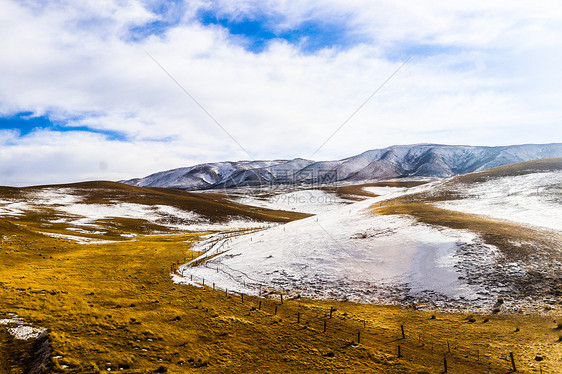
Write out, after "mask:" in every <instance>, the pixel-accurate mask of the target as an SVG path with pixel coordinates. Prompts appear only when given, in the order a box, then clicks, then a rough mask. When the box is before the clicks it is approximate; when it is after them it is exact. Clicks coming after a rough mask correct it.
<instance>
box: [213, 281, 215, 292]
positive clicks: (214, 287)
mask: <svg viewBox="0 0 562 374" xmlns="http://www.w3.org/2000/svg"><path fill="white" fill-rule="evenodd" d="M214 290H215V282H213V291H214Z"/></svg>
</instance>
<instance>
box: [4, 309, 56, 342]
mask: <svg viewBox="0 0 562 374" xmlns="http://www.w3.org/2000/svg"><path fill="white" fill-rule="evenodd" d="M10 315H11V316H12V318H4V319H0V325H2V326H10V327H7V328H6V331H8V333H9V334H11V335H12V336H13V337H14V338H15V339H19V340H29V339H39V338H41V337H43V336H44V335H45V334H46V333H47V329H46V328H44V327H33V326H31V324H29V323H26V322H25V321H24V320H23V319H21V318H20V317H18V316H17V315H15V314H13V313H11V314H10Z"/></svg>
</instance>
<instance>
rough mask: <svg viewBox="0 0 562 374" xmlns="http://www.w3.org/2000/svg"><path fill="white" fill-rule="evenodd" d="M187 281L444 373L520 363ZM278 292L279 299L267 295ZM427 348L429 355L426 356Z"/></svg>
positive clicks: (403, 330) (403, 329) (404, 330)
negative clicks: (417, 358)
mask: <svg viewBox="0 0 562 374" xmlns="http://www.w3.org/2000/svg"><path fill="white" fill-rule="evenodd" d="M172 269H173V270H175V268H174V265H172ZM182 275H183V274H182ZM190 280H191V281H192V282H194V283H199V284H200V285H202V286H203V288H205V289H209V290H213V291H215V292H216V293H217V295H220V294H221V293H222V294H223V295H224V296H223V297H225V298H226V299H227V300H234V301H236V299H238V301H239V302H240V303H241V304H242V303H243V304H244V305H247V306H249V307H250V308H251V310H254V311H255V310H259V311H260V312H261V313H265V314H269V315H271V316H278V317H280V318H283V319H286V320H287V322H290V323H294V324H295V325H298V326H302V329H306V330H307V331H312V332H316V333H319V334H327V335H336V334H337V335H338V336H343V337H344V339H346V340H347V342H348V343H349V344H350V345H357V344H361V345H363V346H366V347H369V346H371V347H372V348H375V346H373V345H372V344H373V343H376V349H377V350H378V351H379V352H381V353H386V354H390V355H393V356H396V357H397V358H408V359H411V358H412V355H415V354H416V353H417V352H419V350H420V349H421V350H424V351H426V352H425V354H426V356H431V357H432V359H431V360H430V359H428V358H427V357H425V358H424V359H423V360H420V362H421V363H425V364H431V365H432V366H441V367H443V369H444V371H443V372H447V370H449V369H451V370H453V369H454V368H455V367H456V366H459V365H460V366H465V367H466V366H470V365H478V366H481V367H483V368H486V370H492V368H493V369H494V370H499V371H501V370H509V369H512V367H513V368H514V367H515V364H516V363H517V364H518V366H521V360H520V359H519V360H518V358H517V357H516V356H515V357H514V355H513V352H505V354H504V353H500V354H498V352H493V353H492V354H489V353H490V352H484V351H482V352H481V351H480V350H476V352H475V351H474V350H472V349H469V348H464V347H462V346H459V345H458V344H455V345H452V344H451V343H450V342H449V341H448V340H447V339H443V340H432V341H430V342H425V341H424V340H423V339H422V336H421V333H420V332H419V331H418V334H417V335H415V334H413V332H414V331H410V330H409V328H408V327H409V326H405V325H404V324H400V325H398V326H397V327H396V330H395V332H394V333H390V332H389V329H388V328H380V327H375V326H372V325H369V324H367V322H366V321H365V320H362V321H359V320H355V319H353V318H345V316H342V315H341V314H340V313H337V310H336V309H334V308H333V307H330V309H327V308H326V309H322V308H319V307H315V308H307V307H303V306H302V305H300V304H297V305H295V303H294V301H295V300H294V299H287V298H285V299H284V302H282V300H283V296H282V295H283V294H282V293H274V292H271V291H268V292H266V293H262V292H259V293H258V295H259V296H256V295H247V294H244V293H241V292H236V291H232V290H228V289H226V288H222V287H219V286H218V285H216V284H215V283H212V285H211V283H210V282H209V280H207V282H205V279H204V278H202V277H198V276H195V275H192V274H190ZM248 285H254V286H256V285H257V286H260V289H261V286H264V285H261V284H259V283H248ZM263 288H265V287H263ZM277 295H278V296H279V299H272V298H270V297H268V296H277ZM370 343H371V345H370ZM426 343H427V344H431V346H429V345H426ZM383 348H386V349H383ZM429 351H430V352H431V354H429V355H428V352H429ZM541 373H545V374H546V373H547V372H546V371H545V370H544V369H542V367H541Z"/></svg>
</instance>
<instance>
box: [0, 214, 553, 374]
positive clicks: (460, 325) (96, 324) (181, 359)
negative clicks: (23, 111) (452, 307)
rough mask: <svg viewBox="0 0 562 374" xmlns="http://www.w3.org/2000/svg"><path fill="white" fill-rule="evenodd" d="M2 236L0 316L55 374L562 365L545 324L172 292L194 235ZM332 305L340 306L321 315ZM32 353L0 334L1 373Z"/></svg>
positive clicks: (17, 368)
mask: <svg viewBox="0 0 562 374" xmlns="http://www.w3.org/2000/svg"><path fill="white" fill-rule="evenodd" d="M2 231H3V234H4V238H5V239H4V240H3V242H2V252H1V253H0V259H1V266H0V279H1V284H0V313H1V314H4V315H6V313H8V312H12V313H17V315H19V316H20V317H22V318H24V319H25V320H26V321H28V322H33V323H34V324H35V325H37V326H43V327H47V328H48V329H49V331H50V333H49V339H50V343H51V346H52V350H53V354H52V359H51V363H50V365H51V371H52V372H68V373H97V372H101V371H107V369H112V370H120V369H121V371H123V372H129V373H141V372H146V373H148V372H154V371H156V370H159V369H160V371H163V370H164V368H165V370H167V372H171V373H184V372H201V373H227V372H233V373H235V372H246V373H255V372H260V373H267V372H270V373H283V372H286V373H292V372H316V373H320V372H342V373H350V372H357V373H372V372H377V373H424V372H428V373H438V372H441V371H442V369H443V357H444V355H445V357H447V358H448V360H449V362H448V364H449V370H450V372H458V373H465V372H471V373H486V372H507V371H509V368H510V363H509V362H508V361H507V354H508V352H514V353H515V356H516V358H517V365H518V366H519V370H520V371H521V372H537V370H538V367H539V366H538V365H539V362H537V361H535V360H534V358H535V356H536V355H537V354H539V355H541V357H544V360H543V361H542V362H541V363H540V364H541V365H542V370H543V372H545V373H549V372H551V373H554V372H555V368H556V365H557V364H558V363H559V361H557V360H559V359H560V357H559V353H557V352H559V350H560V344H562V343H557V339H558V334H557V333H558V331H557V330H555V327H556V325H555V324H554V323H553V321H552V319H551V318H547V317H540V316H527V315H510V314H499V315H489V316H474V318H475V322H473V323H471V322H470V321H469V319H470V318H471V317H467V315H464V314H454V313H435V312H430V311H425V312H424V311H419V310H414V309H412V308H399V307H394V306H374V305H360V304H353V303H345V302H340V303H335V302H332V303H328V302H319V301H312V300H298V299H297V300H290V301H285V302H284V304H283V305H279V302H278V301H274V300H269V299H263V300H262V306H261V310H257V309H258V305H259V304H258V300H257V299H249V298H246V300H245V301H244V302H242V301H241V299H240V297H238V296H233V295H229V296H228V297H227V296H226V295H225V294H224V293H223V292H220V291H213V290H212V288H209V287H207V288H205V289H201V288H196V287H192V286H179V285H175V284H173V283H172V282H171V281H170V277H169V272H170V266H171V265H172V264H173V263H177V262H178V261H183V260H184V258H186V257H190V256H191V252H190V245H191V243H192V242H193V241H194V240H197V235H160V236H150V235H147V236H142V237H139V238H137V240H135V241H127V242H120V243H112V244H105V245H78V244H75V243H73V242H70V241H67V240H62V239H57V238H50V237H45V236H42V235H39V234H37V233H36V232H35V229H34V228H33V227H30V226H29V225H28V226H27V227H22V226H19V225H17V224H14V223H10V222H9V221H6V220H4V221H2ZM6 238H7V239H6ZM276 305H277V307H278V312H277V315H274V314H275V309H274V308H275V306H276ZM330 307H335V308H336V310H337V311H336V312H334V315H333V318H331V319H330V318H328V317H326V318H325V317H324V315H327V314H328V313H329V308H330ZM297 313H300V316H301V320H300V321H299V322H300V323H297V320H296V318H297ZM432 315H434V316H435V318H434V319H433V318H432ZM0 317H1V316H0ZM486 319H487V322H486V323H484V321H485V320H486ZM324 320H327V324H328V329H327V331H326V332H323V325H322V321H324ZM400 325H404V326H405V328H406V334H407V336H406V339H401V333H400ZM518 327H519V331H518V332H515V330H516V328H518ZM357 331H361V332H362V334H363V335H362V338H361V344H356V343H357V337H356V333H357ZM353 342H355V344H354V343H353ZM447 343H448V346H447ZM398 345H401V349H402V355H403V357H401V358H398V357H397V346H398ZM29 348H31V347H26V346H21V345H20V346H19V350H18V347H17V346H14V342H13V341H11V340H10V339H8V338H7V337H6V336H3V339H2V344H1V345H0V351H1V352H3V353H4V354H3V355H2V357H4V360H3V365H4V367H3V371H4V372H7V373H23V372H26V371H25V369H24V368H23V367H22V365H25V362H24V361H22V360H19V359H18V357H20V356H21V355H25V351H24V350H25V349H29ZM449 348H450V350H451V352H449ZM0 367H1V366H0Z"/></svg>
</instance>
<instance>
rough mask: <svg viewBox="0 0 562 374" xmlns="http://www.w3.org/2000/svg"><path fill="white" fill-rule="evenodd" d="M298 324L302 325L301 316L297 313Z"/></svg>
mask: <svg viewBox="0 0 562 374" xmlns="http://www.w3.org/2000/svg"><path fill="white" fill-rule="evenodd" d="M297 323H301V314H300V313H297Z"/></svg>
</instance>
